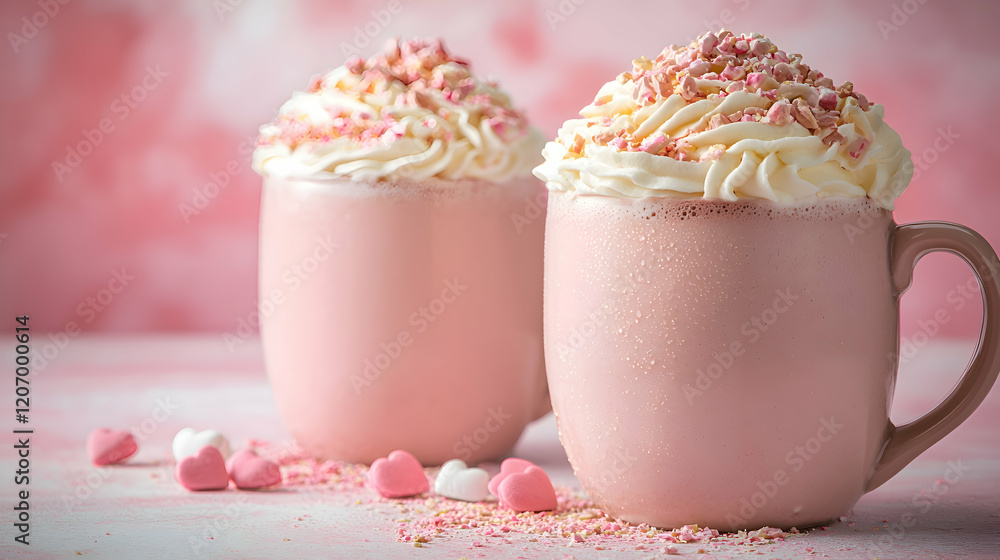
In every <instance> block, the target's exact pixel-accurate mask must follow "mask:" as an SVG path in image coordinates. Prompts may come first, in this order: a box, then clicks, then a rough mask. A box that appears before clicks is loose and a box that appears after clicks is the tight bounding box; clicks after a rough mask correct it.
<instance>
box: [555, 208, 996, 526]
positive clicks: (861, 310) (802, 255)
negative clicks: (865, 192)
mask: <svg viewBox="0 0 1000 560" xmlns="http://www.w3.org/2000/svg"><path fill="white" fill-rule="evenodd" d="M931 251H947V252H951V253H955V254H957V255H959V256H961V257H962V258H964V259H965V260H966V261H967V262H968V263H969V264H970V265H972V267H973V269H974V271H975V274H976V275H977V276H978V277H979V281H980V283H981V285H982V291H983V297H984V300H985V306H984V307H985V318H984V325H983V334H982V336H981V337H980V342H979V346H978V349H977V350H976V354H975V358H974V359H973V361H972V362H971V364H970V365H969V367H968V369H967V370H966V372H965V374H964V376H963V377H962V380H961V382H960V383H959V384H958V386H956V387H955V389H954V390H953V391H952V393H951V394H950V395H948V396H947V398H945V400H944V401H943V402H942V403H941V404H939V405H938V406H937V407H935V408H934V409H933V410H932V411H930V412H929V413H927V414H926V415H924V416H922V417H921V418H920V419H918V420H916V421H913V422H911V423H908V424H905V425H903V426H894V425H893V424H892V423H891V422H890V421H889V419H888V418H889V407H890V403H891V400H892V393H893V387H894V384H895V379H896V369H897V363H898V348H899V338H898V320H899V299H900V296H901V295H902V293H903V292H904V291H905V290H906V289H907V288H908V286H909V284H910V281H911V277H912V270H913V267H914V265H915V264H916V262H917V260H918V259H919V258H920V257H921V256H923V255H924V254H926V253H928V252H931ZM998 270H1000V268H998V264H997V257H996V254H995V253H994V251H993V250H992V249H991V247H990V246H989V244H988V243H987V242H986V241H985V240H984V239H983V238H982V237H981V236H980V235H978V234H977V233H975V232H973V231H972V230H970V229H968V228H965V227H963V226H959V225H955V224H949V223H944V222H925V223H916V224H909V225H903V226H897V225H896V224H895V223H894V222H893V219H892V215H891V213H890V212H889V211H886V210H883V209H882V208H880V207H878V206H877V205H875V203H874V202H872V201H870V200H868V199H844V200H827V201H823V202H816V203H809V204H799V205H794V206H782V205H778V204H776V203H772V202H769V201H764V200H744V201H740V202H720V201H706V200H703V199H695V200H686V201H681V200H676V199H666V198H646V199H635V200H623V199H620V198H611V197H604V196H578V195H574V194H572V193H564V192H552V193H550V199H549V206H548V215H547V225H546V246H545V304H544V306H545V348H546V369H547V373H548V378H549V388H550V391H551V396H552V405H553V409H554V411H555V413H556V415H557V418H558V423H559V432H560V438H561V441H562V443H563V445H564V447H565V448H566V451H567V453H568V456H569V460H570V462H571V463H572V465H573V467H574V470H575V472H576V475H577V476H578V477H579V479H580V481H581V483H582V484H583V486H584V488H585V489H586V490H587V492H588V493H589V494H590V495H591V497H592V498H593V500H594V501H595V503H596V504H597V505H598V506H599V507H600V508H602V509H603V510H604V511H605V512H606V513H608V514H609V515H611V516H613V517H616V518H622V519H625V520H627V521H630V522H634V523H649V524H651V525H655V526H660V527H678V526H681V525H684V524H688V523H699V524H702V525H708V526H710V527H714V528H718V529H728V530H736V529H745V528H757V527H761V526H764V525H770V526H775V527H785V528H788V527H791V526H798V527H806V526H810V525H815V524H818V523H822V522H824V521H826V520H829V519H833V518H835V517H837V516H839V515H841V514H842V513H844V512H846V511H847V510H848V509H849V508H851V507H852V506H853V505H854V504H855V503H856V502H857V500H858V499H859V498H860V497H861V496H862V495H863V494H864V493H865V492H868V491H871V490H873V489H875V488H877V487H878V486H879V485H881V484H882V483H884V482H885V481H886V480H888V479H889V478H890V477H892V476H893V475H894V474H896V473H897V472H899V470H900V469H902V468H903V467H904V466H905V465H906V464H907V463H909V462H910V461H912V460H913V459H914V458H915V457H916V456H917V455H919V454H920V453H921V452H923V451H924V450H926V449H927V448H928V447H930V446H931V445H932V444H933V443H934V442H936V441H938V440H939V439H941V438H942V437H943V436H944V435H946V434H947V433H949V432H950V431H951V430H953V429H955V428H956V427H957V426H958V425H959V424H961V423H962V422H963V421H964V420H965V419H966V418H967V417H968V416H969V415H970V414H971V413H972V411H973V410H975V408H976V407H977V406H978V405H979V404H980V403H981V402H982V400H983V399H984V398H985V396H986V394H987V393H988V391H989V389H990V388H991V387H992V385H993V383H994V381H995V380H996V378H997V372H998V370H1000V357H998V351H1000V345H998V340H1000V330H998V328H997V322H996V321H997V319H996V317H997V314H998V313H1000V291H998V283H997V278H996V274H997V272H998Z"/></svg>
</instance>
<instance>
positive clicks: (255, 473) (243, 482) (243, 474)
mask: <svg viewBox="0 0 1000 560" xmlns="http://www.w3.org/2000/svg"><path fill="white" fill-rule="evenodd" d="M226 469H227V470H228V471H229V478H231V479H233V483H235V484H236V487H237V488H239V489H241V490H260V489H262V488H270V487H272V486H277V485H279V484H281V469H279V468H278V464H277V463H275V462H273V461H268V460H267V459H265V458H263V457H261V456H259V455H257V452H256V451H254V450H253V449H241V450H240V451H237V452H236V453H234V454H233V456H232V457H230V458H229V461H228V462H227V463H226Z"/></svg>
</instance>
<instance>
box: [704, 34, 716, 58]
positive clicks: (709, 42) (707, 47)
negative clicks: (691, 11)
mask: <svg viewBox="0 0 1000 560" xmlns="http://www.w3.org/2000/svg"><path fill="white" fill-rule="evenodd" d="M717 44H719V38H718V37H716V36H715V33H712V32H708V33H706V34H705V36H704V37H702V38H701V43H700V44H699V47H700V50H701V54H702V55H704V56H706V57H707V56H711V54H712V49H714V48H715V45H717Z"/></svg>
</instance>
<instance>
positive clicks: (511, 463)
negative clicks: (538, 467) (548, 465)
mask: <svg viewBox="0 0 1000 560" xmlns="http://www.w3.org/2000/svg"><path fill="white" fill-rule="evenodd" d="M534 466H535V464H534V463H532V462H531V461H528V460H526V459H518V458H517V457H508V458H506V459H504V460H503V462H502V463H500V472H499V473H497V474H496V475H494V476H493V478H492V479H490V485H489V489H490V494H493V495H494V496H497V497H499V496H500V494H498V492H499V490H497V488H498V487H499V486H500V483H501V482H503V479H505V478H507V477H508V476H510V475H512V474H514V473H519V472H524V470H525V469H527V468H528V467H534Z"/></svg>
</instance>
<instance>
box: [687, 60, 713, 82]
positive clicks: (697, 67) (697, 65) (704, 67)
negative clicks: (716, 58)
mask: <svg viewBox="0 0 1000 560" xmlns="http://www.w3.org/2000/svg"><path fill="white" fill-rule="evenodd" d="M711 68H712V65H711V63H709V62H708V61H707V60H696V61H694V62H692V63H691V66H688V73H689V74H691V75H692V76H694V77H695V78H697V77H699V76H701V75H702V74H704V73H705V72H708V71H709V70H710V69H711Z"/></svg>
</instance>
